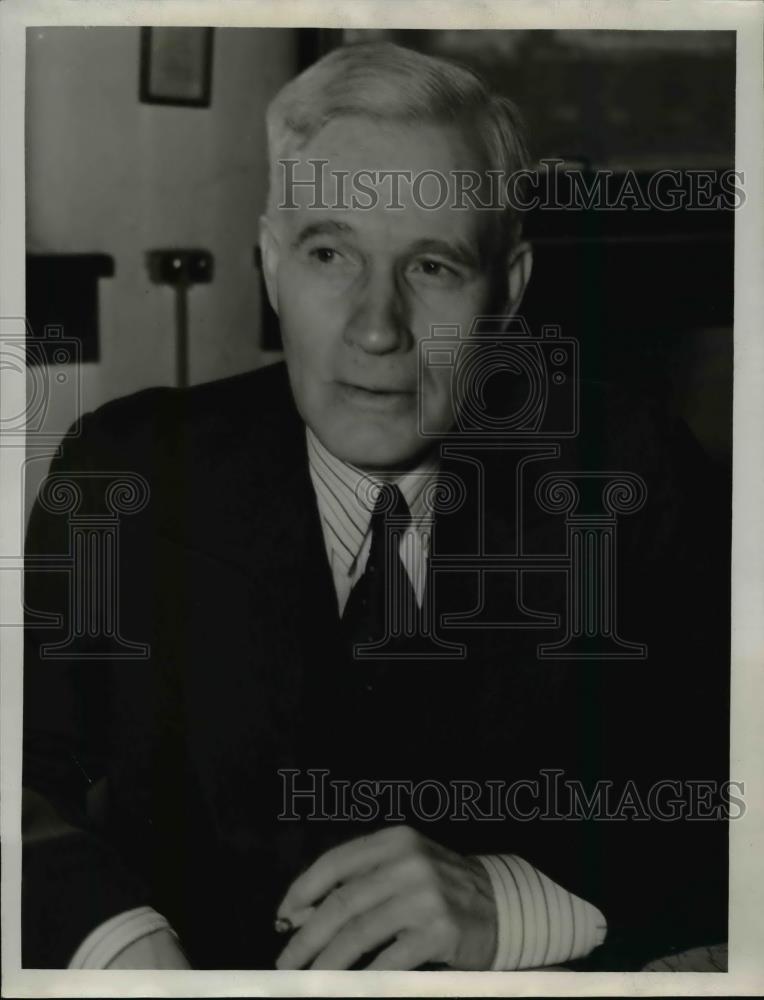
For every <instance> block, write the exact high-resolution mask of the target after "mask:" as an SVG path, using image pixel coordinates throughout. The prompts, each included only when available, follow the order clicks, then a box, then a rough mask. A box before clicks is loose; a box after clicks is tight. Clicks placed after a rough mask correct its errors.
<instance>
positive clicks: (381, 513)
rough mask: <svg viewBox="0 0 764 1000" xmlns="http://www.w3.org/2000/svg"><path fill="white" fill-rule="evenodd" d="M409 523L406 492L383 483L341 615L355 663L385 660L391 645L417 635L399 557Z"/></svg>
mask: <svg viewBox="0 0 764 1000" xmlns="http://www.w3.org/2000/svg"><path fill="white" fill-rule="evenodd" d="M410 524H411V512H410V511H409V508H408V505H407V503H406V501H405V499H404V498H403V494H402V493H401V491H400V490H399V488H398V487H397V486H395V485H392V484H390V483H384V484H383V485H382V486H381V488H380V492H379V496H378V497H377V502H376V504H375V507H374V512H373V513H372V515H371V546H370V548H369V558H368V561H367V563H366V568H365V570H364V573H363V575H362V576H361V577H360V579H359V580H358V581H357V582H356V584H355V586H354V587H353V589H352V591H351V592H350V596H349V597H348V600H347V604H346V605H345V610H344V612H343V614H342V628H343V633H344V636H345V641H346V643H347V645H348V648H349V652H350V654H351V656H352V657H353V658H354V659H376V658H384V656H385V651H386V650H389V649H390V648H391V646H394V645H395V644H397V643H398V642H400V641H401V640H405V639H406V638H409V637H411V636H413V635H415V634H416V633H417V632H418V629H419V608H418V605H417V600H416V594H415V593H414V588H413V587H412V586H411V581H410V580H409V576H408V573H407V572H406V568H405V566H404V565H403V562H402V561H401V557H400V545H401V538H402V537H403V534H404V532H405V531H406V530H407V529H408V528H409V526H410ZM369 647H371V648H369ZM374 647H376V648H374Z"/></svg>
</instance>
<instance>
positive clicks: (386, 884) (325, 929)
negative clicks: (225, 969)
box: [276, 860, 411, 969]
mask: <svg viewBox="0 0 764 1000" xmlns="http://www.w3.org/2000/svg"><path fill="white" fill-rule="evenodd" d="M410 868H411V866H410V865H409V864H407V862H406V861H405V860H404V861H400V862H393V864H389V865H384V866H383V867H381V868H380V869H378V870H377V871H373V872H370V873H369V874H367V875H363V876H359V877H358V878H355V879H352V880H351V881H350V882H345V883H343V884H342V885H340V886H338V887H337V888H336V889H334V890H333V891H332V892H330V893H329V895H328V896H327V897H326V899H325V900H324V901H323V903H321V905H320V906H318V907H317V908H316V909H315V912H314V914H313V915H312V916H311V918H310V919H309V920H308V921H306V924H305V926H304V927H303V928H302V930H300V931H299V933H297V934H295V935H294V937H293V938H292V940H291V941H290V942H289V944H288V945H287V946H286V948H284V950H283V951H282V953H281V955H279V958H278V960H277V962H276V965H277V967H278V968H290V969H291V968H296V969H299V968H302V967H303V966H305V965H307V964H308V963H309V962H310V961H311V959H313V958H315V956H316V955H317V954H318V953H319V952H320V951H321V950H322V949H323V948H325V947H326V946H327V945H328V944H329V943H330V941H331V940H332V939H333V938H334V936H335V935H336V934H337V933H338V932H339V931H340V930H341V929H342V928H343V927H344V926H345V925H346V924H347V923H348V922H349V921H351V920H353V919H354V918H355V917H358V916H360V915H361V914H364V913H367V912H368V911H370V910H373V909H374V908H375V907H377V906H379V905H380V904H381V903H384V902H385V901H386V900H388V899H390V898H391V897H392V896H394V895H395V894H396V893H398V894H401V893H402V892H403V891H405V890H406V888H407V887H408V885H409V883H410V882H411V874H410Z"/></svg>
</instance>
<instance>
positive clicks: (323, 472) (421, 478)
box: [306, 427, 440, 566]
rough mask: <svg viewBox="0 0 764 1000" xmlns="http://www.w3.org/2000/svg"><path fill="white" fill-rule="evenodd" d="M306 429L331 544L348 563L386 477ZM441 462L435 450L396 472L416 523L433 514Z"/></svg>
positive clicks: (312, 471)
mask: <svg viewBox="0 0 764 1000" xmlns="http://www.w3.org/2000/svg"><path fill="white" fill-rule="evenodd" d="M306 432H307V442H308V461H309V464H310V475H311V480H312V481H313V487H314V489H315V492H316V498H317V500H318V507H319V512H320V514H321V517H322V520H323V522H324V523H325V525H327V526H328V527H329V529H330V532H331V539H332V546H333V548H335V550H336V551H337V553H338V555H340V556H341V557H343V562H345V563H346V564H347V565H348V566H350V565H352V563H353V561H354V560H355V558H356V556H357V555H358V553H359V551H360V549H361V546H362V545H363V542H364V539H365V537H366V534H367V532H368V530H369V524H370V522H371V515H372V511H373V510H374V504H375V501H376V497H377V491H378V487H379V486H380V485H381V483H382V482H383V480H382V479H381V478H379V477H376V476H373V475H371V474H369V473H366V472H364V471H363V470H361V469H359V468H357V467H356V466H355V465H351V464H350V463H348V462H343V461H341V460H340V459H338V458H336V457H335V456H334V455H332V453H331V452H330V451H328V450H327V449H326V448H325V447H324V445H323V444H322V443H321V442H320V441H319V440H318V438H317V437H316V435H315V434H314V433H313V431H311V429H310V428H309V427H306ZM439 464H440V463H439V461H438V457H437V455H436V454H434V453H431V454H430V455H428V456H427V457H426V458H425V459H424V460H423V461H422V462H420V464H419V465H418V466H417V467H416V468H415V469H412V470H410V471H408V472H406V473H404V474H402V475H401V476H396V477H393V481H394V482H395V483H396V484H397V486H398V488H399V489H400V491H401V493H402V494H403V497H404V499H405V500H406V503H407V504H408V507H409V510H410V511H411V517H412V522H413V524H414V527H415V528H417V529H421V528H422V527H423V526H424V525H425V524H429V521H430V520H431V507H430V504H431V495H432V491H431V489H430V488H429V487H431V485H432V484H433V483H434V482H435V480H436V479H437V475H438V468H439ZM428 500H429V502H428Z"/></svg>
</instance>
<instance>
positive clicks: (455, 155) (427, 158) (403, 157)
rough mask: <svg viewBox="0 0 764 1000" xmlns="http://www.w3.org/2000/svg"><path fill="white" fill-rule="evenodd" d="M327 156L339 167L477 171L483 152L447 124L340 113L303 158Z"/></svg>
mask: <svg viewBox="0 0 764 1000" xmlns="http://www.w3.org/2000/svg"><path fill="white" fill-rule="evenodd" d="M316 157H318V158H322V159H327V160H329V166H330V167H331V168H333V169H334V168H336V169H343V168H345V169H355V170H362V169H369V170H391V171H398V170H401V171H406V170H419V171H423V170H444V171H448V170H455V169H456V170H458V169H476V168H477V167H478V165H479V159H480V158H479V156H478V154H477V152H476V151H475V149H474V144H473V142H472V141H471V139H470V136H469V135H468V134H467V133H466V131H465V130H464V129H463V128H461V127H460V126H459V125H456V124H451V123H446V122H442V123H439V122H421V121H419V122H408V121H400V120H397V119H391V120H385V119H380V118H377V117H371V116H365V115H339V116H338V117H336V118H333V119H332V120H331V121H329V122H327V123H326V124H325V125H324V126H323V128H321V129H320V130H319V131H318V132H317V133H316V134H315V135H314V136H312V137H311V139H309V140H308V142H307V143H305V145H304V146H303V147H302V149H301V150H300V152H299V154H298V158H300V159H302V160H307V159H309V158H316Z"/></svg>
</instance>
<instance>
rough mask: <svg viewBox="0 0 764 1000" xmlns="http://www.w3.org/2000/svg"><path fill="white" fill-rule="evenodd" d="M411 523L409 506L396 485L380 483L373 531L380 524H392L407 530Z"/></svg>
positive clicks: (373, 514) (372, 520) (374, 512)
mask: <svg viewBox="0 0 764 1000" xmlns="http://www.w3.org/2000/svg"><path fill="white" fill-rule="evenodd" d="M410 522H411V511H410V510H409V505H408V504H407V503H406V500H405V498H404V496H403V494H402V493H401V491H400V489H399V488H398V486H396V485H395V483H380V484H379V492H378V493H377V501H376V503H375V504H374V511H373V513H372V515H371V523H372V529H374V527H375V526H376V525H378V524H385V523H392V524H395V525H396V526H398V527H402V528H405V527H407V526H408V525H409V523H410Z"/></svg>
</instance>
